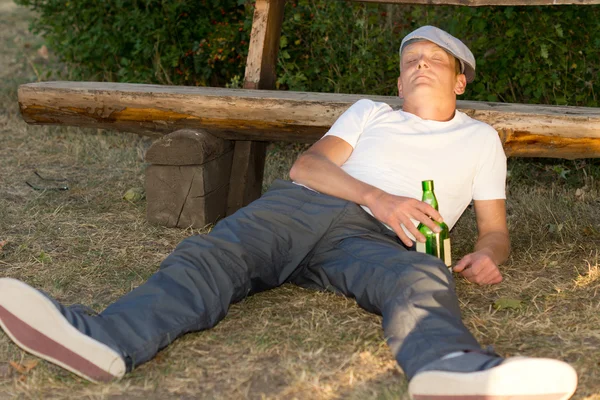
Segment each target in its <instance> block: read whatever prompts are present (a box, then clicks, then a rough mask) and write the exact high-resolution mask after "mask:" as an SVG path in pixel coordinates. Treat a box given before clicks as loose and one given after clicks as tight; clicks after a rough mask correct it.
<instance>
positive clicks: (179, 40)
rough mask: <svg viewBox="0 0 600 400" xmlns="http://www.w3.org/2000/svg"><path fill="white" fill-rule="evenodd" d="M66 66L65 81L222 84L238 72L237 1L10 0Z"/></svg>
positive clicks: (243, 33) (242, 14) (243, 22)
mask: <svg viewBox="0 0 600 400" xmlns="http://www.w3.org/2000/svg"><path fill="white" fill-rule="evenodd" d="M16 2H17V3H19V4H22V5H25V6H29V7H31V8H32V9H33V10H35V11H37V13H38V15H39V18H38V20H37V21H34V22H33V24H32V30H33V31H34V32H35V33H40V34H42V35H44V37H45V39H46V41H47V43H48V46H49V47H50V48H51V49H52V50H53V51H54V52H56V53H57V54H58V55H59V56H60V58H61V59H62V61H63V62H64V63H66V64H67V67H68V71H69V75H68V77H67V78H68V79H73V80H77V79H92V80H107V81H120V82H147V83H167V84H180V85H223V84H225V83H226V82H229V80H230V79H231V78H232V77H233V76H234V75H236V74H239V71H240V70H241V69H243V65H244V63H245V57H246V54H247V47H248V43H247V42H248V38H249V34H248V33H249V25H250V24H251V19H250V18H247V17H246V9H245V6H244V2H243V1H238V0H203V1H196V0H178V1H164V0H163V1H159V0H109V1H96V0H16Z"/></svg>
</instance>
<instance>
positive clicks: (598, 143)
mask: <svg viewBox="0 0 600 400" xmlns="http://www.w3.org/2000/svg"><path fill="white" fill-rule="evenodd" d="M368 1H369V0H368ZM370 1H372V2H380V3H423V4H460V5H470V6H481V5H524V4H528V5H550V4H600V0H591V1H590V0H527V1H524V0H395V1H394V0H370ZM283 5H284V0H257V1H256V8H255V13H254V20H253V26H252V33H251V39H250V48H249V54H248V60H247V63H246V74H245V78H244V89H222V88H206V87H182V86H163V85H143V84H125V83H99V82H41V83H30V84H25V85H21V86H20V87H19V93H18V96H19V105H20V109H21V114H22V116H23V119H24V120H25V121H26V122H27V123H30V124H43V125H44V124H46V125H47V124H51V125H71V126H81V127H92V128H103V129H114V130H120V131H128V132H135V133H138V134H140V135H146V136H150V137H153V138H156V139H157V140H156V141H155V142H154V143H153V145H152V146H151V147H150V149H149V150H148V152H147V154H146V161H147V162H149V163H150V164H151V165H150V166H149V167H148V168H147V172H146V198H147V216H148V220H149V221H151V222H153V223H158V224H161V225H166V226H172V227H189V226H193V227H203V226H205V225H206V224H208V223H212V222H214V221H215V220H216V219H218V218H221V217H224V216H226V215H229V214H231V213H233V212H234V211H235V210H237V209H238V208H240V207H242V206H244V205H246V204H248V203H249V202H251V201H252V200H254V199H256V198H257V197H258V196H259V195H260V192H261V187H262V177H263V169H264V160H265V151H266V145H267V144H268V142H270V141H290V142H304V143H311V142H314V141H316V140H318V139H319V138H320V137H321V136H322V135H323V134H324V133H325V132H326V131H327V129H328V128H329V127H330V126H331V124H332V123H333V122H334V121H335V120H336V118H337V117H338V116H339V115H340V114H342V113H343V112H344V111H345V110H346V109H347V108H348V107H349V106H350V105H351V104H353V103H354V102H355V101H357V100H358V99H360V98H370V99H372V100H374V101H382V102H386V103H388V104H390V105H391V106H392V107H394V108H400V107H401V105H402V101H401V99H399V98H398V97H383V96H368V95H348V94H326V93H303V92H285V91H273V90H266V89H272V88H273V87H274V82H275V72H274V71H275V63H276V60H277V50H278V47H279V36H280V33H281V23H282V20H283ZM458 108H459V109H460V110H461V111H464V112H465V113H467V114H468V115H470V116H471V117H473V118H475V119H478V120H481V121H483V122H486V123H488V124H490V125H492V126H493V127H494V128H495V129H496V130H497V131H498V134H499V135H500V138H501V140H502V143H503V144H504V148H505V150H506V153H507V155H509V156H519V157H555V158H566V159H574V158H595V157H600V109H599V108H585V107H558V106H539V105H523V104H505V103H486V102H472V101H459V102H458Z"/></svg>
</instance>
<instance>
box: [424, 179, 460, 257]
mask: <svg viewBox="0 0 600 400" xmlns="http://www.w3.org/2000/svg"><path fill="white" fill-rule="evenodd" d="M421 187H422V188H423V199H422V200H423V202H425V203H427V204H429V205H430V206H432V207H433V208H435V209H436V210H438V211H439V209H438V202H437V198H436V197H435V193H434V192H433V181H431V180H428V181H423V182H421ZM436 224H437V225H438V226H439V227H440V228H441V229H442V230H441V232H440V233H435V232H434V231H432V230H431V229H429V227H428V226H426V225H423V224H422V223H421V224H419V226H418V227H417V229H418V230H419V232H421V233H422V234H423V236H425V243H422V242H419V241H417V251H418V252H421V253H427V254H431V255H432V256H435V257H438V258H440V259H441V260H442V261H444V263H445V264H446V266H448V267H450V266H451V265H452V255H451V250H450V231H449V229H448V225H446V223H444V222H441V223H440V222H436Z"/></svg>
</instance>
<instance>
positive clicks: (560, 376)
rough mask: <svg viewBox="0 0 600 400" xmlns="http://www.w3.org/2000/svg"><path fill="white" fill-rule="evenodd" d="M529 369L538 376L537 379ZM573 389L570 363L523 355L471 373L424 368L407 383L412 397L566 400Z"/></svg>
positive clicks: (574, 379)
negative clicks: (535, 380) (426, 369)
mask: <svg viewBox="0 0 600 400" xmlns="http://www.w3.org/2000/svg"><path fill="white" fill-rule="evenodd" d="M532 371H535V373H536V375H537V376H539V377H540V379H539V380H538V381H537V382H533V381H532V379H531V372H532ZM432 382H435V384H434V385H435V386H434V385H432ZM576 388H577V373H576V372H575V370H574V369H573V367H571V366H570V365H569V364H567V363H565V362H562V361H559V360H553V359H548V358H525V357H522V358H517V357H515V358H514V359H508V360H507V361H505V362H503V363H502V364H500V365H498V366H497V367H494V368H490V369H487V370H484V371H478V372H471V373H457V372H446V371H426V372H422V373H420V374H417V375H415V377H414V378H413V379H412V380H411V381H410V384H409V386H408V390H409V393H410V395H411V396H412V398H413V399H414V400H457V399H468V400H509V399H510V400H566V399H568V398H570V397H571V396H572V395H573V393H574V392H575V389H576Z"/></svg>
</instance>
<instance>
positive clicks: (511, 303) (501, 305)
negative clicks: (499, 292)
mask: <svg viewBox="0 0 600 400" xmlns="http://www.w3.org/2000/svg"><path fill="white" fill-rule="evenodd" d="M522 306H523V302H522V301H521V300H518V299H509V298H507V297H502V298H499V299H498V300H496V301H495V302H494V304H493V305H492V307H494V309H496V310H502V309H507V308H510V309H513V310H518V309H519V308H521V307H522Z"/></svg>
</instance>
